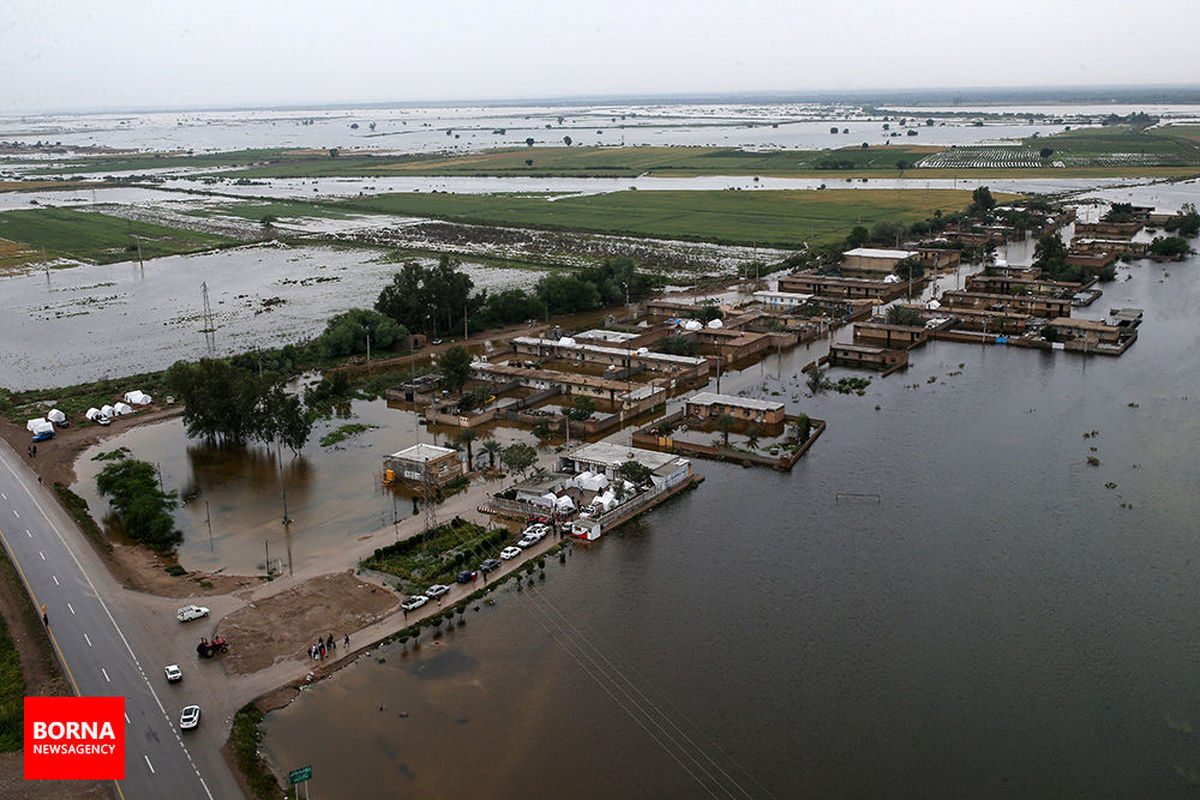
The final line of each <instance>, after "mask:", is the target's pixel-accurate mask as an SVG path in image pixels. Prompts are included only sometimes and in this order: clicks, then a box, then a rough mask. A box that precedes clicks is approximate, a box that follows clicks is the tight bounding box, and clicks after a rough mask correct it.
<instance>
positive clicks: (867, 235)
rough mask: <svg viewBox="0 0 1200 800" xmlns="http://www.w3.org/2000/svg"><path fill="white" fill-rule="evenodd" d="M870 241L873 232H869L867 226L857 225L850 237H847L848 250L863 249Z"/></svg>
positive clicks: (852, 229) (851, 231)
mask: <svg viewBox="0 0 1200 800" xmlns="http://www.w3.org/2000/svg"><path fill="white" fill-rule="evenodd" d="M869 241H871V232H870V231H869V230H867V226H865V225H855V226H854V227H853V228H851V229H850V235H849V236H847V237H846V249H847V250H853V249H854V248H856V247H862V246H863V245H864V244H866V243H867V242H869Z"/></svg>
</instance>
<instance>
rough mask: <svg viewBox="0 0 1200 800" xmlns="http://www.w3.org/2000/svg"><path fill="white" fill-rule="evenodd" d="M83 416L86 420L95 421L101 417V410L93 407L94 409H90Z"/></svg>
mask: <svg viewBox="0 0 1200 800" xmlns="http://www.w3.org/2000/svg"><path fill="white" fill-rule="evenodd" d="M83 416H84V419H93V420H94V419H95V418H96V417H99V416H101V414H100V409H98V408H96V407H95V406H93V407H91V408H89V409H88V410H87V411H86V412H84V415H83Z"/></svg>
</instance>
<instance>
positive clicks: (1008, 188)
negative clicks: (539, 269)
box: [163, 169, 1147, 200]
mask: <svg viewBox="0 0 1200 800" xmlns="http://www.w3.org/2000/svg"><path fill="white" fill-rule="evenodd" d="M1146 181H1147V179H1145V178H988V179H980V178H922V177H921V170H919V169H918V170H910V171H909V172H908V177H906V178H870V179H867V180H864V179H862V178H845V177H840V176H839V175H838V174H837V172H836V171H830V173H829V176H828V177H820V178H772V177H760V178H757V179H756V178H755V177H754V176H737V175H734V176H729V175H701V176H696V177H691V178H663V177H657V176H653V175H640V176H637V177H634V178H549V177H548V178H488V177H471V176H463V177H419V176H409V177H378V178H376V177H372V178H286V179H284V178H280V179H261V180H256V181H255V182H254V183H253V184H252V185H248V186H246V185H243V186H238V185H236V184H235V183H234V182H233V181H232V180H225V181H223V182H221V183H219V184H217V185H216V186H213V187H207V188H206V191H210V190H214V189H215V190H216V191H219V192H221V193H222V194H227V195H234V196H237V197H273V198H287V199H293V200H305V199H307V200H318V199H322V198H347V197H357V196H359V195H368V196H369V195H374V194H389V193H395V192H448V193H450V194H498V193H518V194H536V193H542V192H548V193H555V194H606V193H608V192H624V191H627V190H629V189H633V188H636V189H638V190H639V191H643V190H644V191H696V192H711V191H723V190H728V189H738V190H741V191H769V190H783V189H817V188H820V187H822V186H824V187H825V188H828V189H861V190H867V191H869V190H871V189H911V190H914V191H920V190H925V189H962V190H965V191H971V190H973V189H975V187H977V186H988V187H990V188H991V189H992V190H993V191H997V192H1036V193H1048V192H1067V191H1080V190H1084V189H1091V188H1093V187H1105V186H1127V185H1134V184H1139V183H1146ZM163 185H164V186H167V187H170V188H173V189H178V190H182V191H187V190H190V189H194V188H195V184H194V183H192V182H190V181H186V180H168V181H165V182H164V183H163Z"/></svg>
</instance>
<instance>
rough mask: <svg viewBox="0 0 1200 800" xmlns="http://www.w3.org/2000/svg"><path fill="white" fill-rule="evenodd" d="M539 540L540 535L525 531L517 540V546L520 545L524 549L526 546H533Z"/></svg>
mask: <svg viewBox="0 0 1200 800" xmlns="http://www.w3.org/2000/svg"><path fill="white" fill-rule="evenodd" d="M541 540H542V537H541V536H538V535H537V534H536V533H527V534H525V535H524V536H522V537H521V539H520V540H519V541H518V542H517V547H520V548H521V549H522V550H524V549H525V548H526V547H533V546H534V545H535V544H537V543H538V542H540V541H541Z"/></svg>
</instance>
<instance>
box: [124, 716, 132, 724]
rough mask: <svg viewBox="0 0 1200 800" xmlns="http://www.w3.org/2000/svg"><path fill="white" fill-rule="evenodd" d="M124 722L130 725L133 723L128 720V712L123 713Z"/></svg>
mask: <svg viewBox="0 0 1200 800" xmlns="http://www.w3.org/2000/svg"><path fill="white" fill-rule="evenodd" d="M125 724H126V725H132V724H133V723H132V722H130V721H129V715H128V714H126V715H125Z"/></svg>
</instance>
